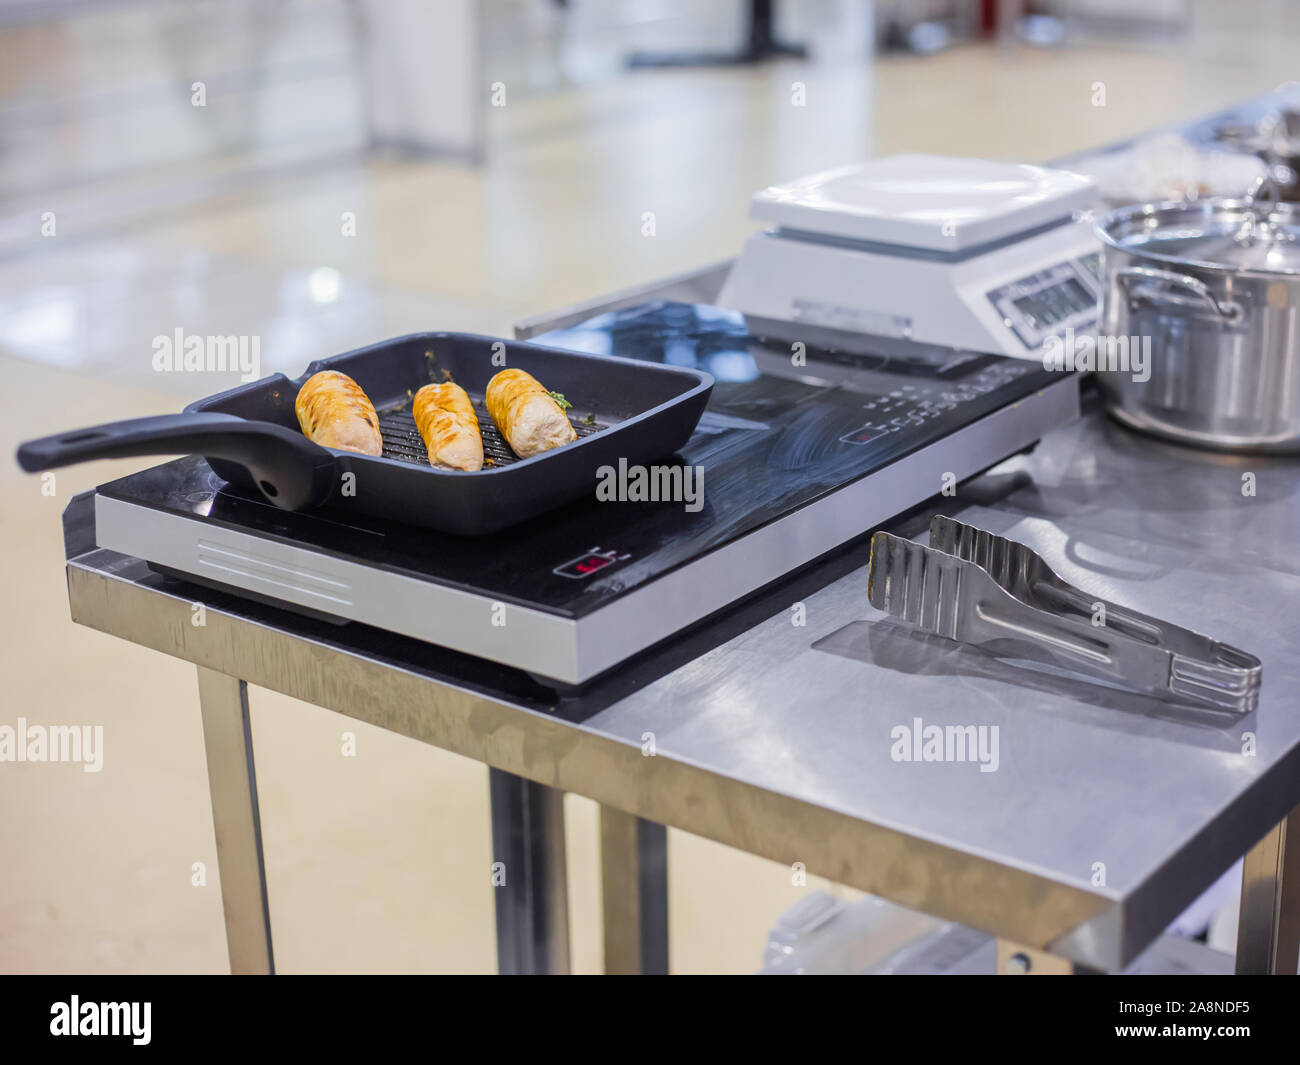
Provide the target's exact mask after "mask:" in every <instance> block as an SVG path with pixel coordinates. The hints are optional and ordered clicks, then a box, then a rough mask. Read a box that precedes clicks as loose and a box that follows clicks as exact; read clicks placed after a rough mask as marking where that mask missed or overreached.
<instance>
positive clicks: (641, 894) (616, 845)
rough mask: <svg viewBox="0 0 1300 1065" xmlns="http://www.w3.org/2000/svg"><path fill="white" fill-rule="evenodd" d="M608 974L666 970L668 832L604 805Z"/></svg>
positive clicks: (602, 835)
mask: <svg viewBox="0 0 1300 1065" xmlns="http://www.w3.org/2000/svg"><path fill="white" fill-rule="evenodd" d="M600 872H601V898H602V901H603V903H604V912H605V916H604V926H605V972H606V973H619V974H630V973H643V974H646V975H656V976H660V975H667V973H668V830H667V829H666V828H665V827H664V826H663V825H658V824H655V823H654V822H653V821H643V820H642V819H641V818H639V817H636V816H634V815H632V814H627V813H624V812H623V811H622V810H615V809H613V808H611V807H608V806H602V807H601V808H600Z"/></svg>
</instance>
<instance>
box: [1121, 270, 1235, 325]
mask: <svg viewBox="0 0 1300 1065" xmlns="http://www.w3.org/2000/svg"><path fill="white" fill-rule="evenodd" d="M1115 280H1116V281H1118V282H1120V284H1121V285H1123V286H1124V288H1125V290H1126V291H1127V292H1128V298H1129V302H1130V304H1132V303H1136V302H1137V301H1138V300H1139V299H1146V300H1147V301H1148V302H1150V303H1158V302H1159V301H1158V300H1156V299H1153V298H1152V297H1151V296H1150V295H1146V296H1143V297H1139V296H1137V295H1135V294H1134V292H1133V291H1132V289H1129V288H1128V284H1129V282H1131V281H1150V282H1154V283H1155V284H1157V285H1163V286H1172V287H1175V288H1181V289H1183V290H1184V291H1186V292H1189V293H1191V294H1192V295H1193V296H1194V297H1195V298H1196V299H1198V300H1200V301H1201V302H1202V303H1204V304H1205V305H1206V307H1208V308H1209V309H1210V310H1211V311H1213V312H1214V314H1215V316H1216V317H1217V318H1219V319H1220V320H1221V321H1222V322H1223V324H1224V325H1237V324H1238V323H1240V322H1241V320H1242V318H1244V317H1245V315H1246V312H1245V311H1244V310H1243V309H1242V306H1241V304H1240V303H1238V302H1237V301H1236V300H1227V301H1226V302H1223V303H1220V302H1219V301H1218V300H1217V299H1215V297H1214V293H1213V292H1211V291H1210V287H1209V285H1207V284H1206V283H1205V282H1204V281H1201V280H1199V279H1198V278H1195V277H1192V276H1191V275H1190V274H1178V273H1174V272H1173V271H1172V270H1157V269H1155V268H1154V267H1151V266H1123V267H1120V269H1118V270H1116V271H1115ZM1167 302H1168V303H1170V304H1172V305H1174V306H1186V304H1185V303H1180V302H1178V301H1176V300H1169V301H1167Z"/></svg>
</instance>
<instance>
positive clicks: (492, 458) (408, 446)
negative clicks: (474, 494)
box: [377, 400, 608, 468]
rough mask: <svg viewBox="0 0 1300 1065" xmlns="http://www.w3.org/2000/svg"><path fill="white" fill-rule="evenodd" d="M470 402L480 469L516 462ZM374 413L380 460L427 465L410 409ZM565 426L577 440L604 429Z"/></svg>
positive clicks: (483, 410)
mask: <svg viewBox="0 0 1300 1065" xmlns="http://www.w3.org/2000/svg"><path fill="white" fill-rule="evenodd" d="M473 403H474V413H475V414H476V415H477V416H478V427H479V432H480V433H481V434H482V436H483V465H484V467H485V468H495V467H498V466H509V465H510V464H511V463H512V462H518V461H519V456H518V455H516V454H515V453H514V452H513V451H511V450H510V445H509V444H507V443H506V441H505V438H504V437H503V436H502V435H501V430H499V429H498V428H497V427H496V422H494V421H493V420H492V417H491V415H489V414H488V412H487V407H486V406H485V405H484V403H483V401H482V400H474V401H473ZM377 413H378V415H379V433H380V435H381V436H382V437H383V438H384V450H383V457H384V458H386V459H396V460H397V461H398V462H409V463H412V464H413V465H416V466H428V465H429V450H428V448H426V447H425V446H424V440H423V438H422V437H421V436H420V430H419V429H418V428H417V427H416V425H415V415H414V414H412V413H411V408H410V406H409V405H408V404H402V405H400V406H397V407H388V408H387V409H385V410H381V411H378V412H377ZM569 423H570V424H571V425H572V426H573V429H574V432H576V433H577V434H578V439H579V440H583V439H585V438H586V437H589V436H592V435H593V434H595V433H598V432H600V431H601V430H602V429H607V428H608V426H606V425H602V424H601V423H600V422H597V423H595V424H594V425H589V424H587V423H586V422H585V421H582V420H581V419H579V420H578V421H574V420H573V419H572V418H570V419H569Z"/></svg>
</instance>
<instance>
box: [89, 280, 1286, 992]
mask: <svg viewBox="0 0 1300 1065" xmlns="http://www.w3.org/2000/svg"><path fill="white" fill-rule="evenodd" d="M720 279H721V272H720V271H719V269H718V268H717V267H716V266H715V267H711V268H709V269H707V270H704V271H701V272H699V274H696V275H690V276H687V277H683V278H677V279H673V280H672V281H671V283H666V284H665V285H663V286H656V287H653V288H650V289H643V290H640V291H638V292H635V293H629V294H624V296H623V297H622V298H621V300H620V302H622V303H626V302H635V301H636V300H639V299H643V298H646V297H647V296H650V295H664V296H667V297H670V298H688V299H702V300H707V299H708V298H709V297H710V294H711V292H712V291H716V285H717V283H718V282H719V281H720ZM601 306H607V304H600V303H596V304H589V305H586V306H585V307H583V308H582V309H580V310H571V311H570V312H562V313H561V314H560V315H557V316H553V317H551V318H549V319H547V320H546V321H545V322H534V323H529V324H528V325H526V326H524V327H523V328H522V329H521V331H522V332H528V333H535V332H540V331H542V330H543V329H545V328H548V327H551V326H554V325H557V324H562V323H563V322H565V321H567V320H572V319H573V318H574V316H575V315H576V316H577V317H578V318H581V317H585V316H587V315H588V314H590V313H594V311H596V310H598V309H600V307H601ZM936 503H937V504H939V505H935V506H933V507H931V508H930V509H928V510H925V511H924V512H920V513H915V514H912V515H909V516H906V517H904V518H903V519H902V520H900V521H899V522H897V523H895V524H894V526H892V528H893V531H896V532H901V533H903V534H905V535H912V536H917V535H923V532H924V529H925V527H926V525H927V523H928V517H929V514H930V513H932V512H942V513H949V514H951V515H953V516H955V517H957V518H959V519H960V520H962V521H965V522H968V523H971V524H973V525H977V526H980V527H982V528H986V529H989V530H992V531H994V532H998V533H1001V534H1003V535H1007V536H1010V537H1013V538H1016V539H1019V540H1022V541H1023V542H1025V543H1027V544H1029V545H1030V546H1032V547H1033V548H1034V549H1035V550H1037V551H1038V552H1039V553H1040V554H1042V555H1043V556H1044V557H1045V558H1047V559H1048V561H1049V562H1050V563H1051V564H1052V565H1053V566H1054V568H1056V569H1057V570H1058V572H1060V573H1061V574H1062V575H1063V576H1064V577H1065V578H1066V579H1067V580H1069V581H1070V582H1072V583H1074V584H1077V585H1079V586H1080V587H1083V588H1085V589H1089V590H1095V591H1096V593H1097V595H1098V598H1102V599H1111V600H1115V601H1118V602H1121V603H1125V604H1127V605H1130V606H1132V607H1134V608H1136V609H1137V610H1139V611H1141V612H1144V613H1149V614H1152V615H1155V616H1158V617H1166V618H1169V619H1171V620H1174V621H1177V622H1179V623H1180V624H1183V625H1187V626H1189V627H1191V628H1195V629H1199V630H1201V631H1205V632H1208V633H1211V634H1213V635H1214V636H1215V637H1217V638H1219V639H1221V640H1223V641H1225V642H1228V643H1231V644H1234V645H1236V646H1239V647H1241V648H1243V649H1246V650H1248V651H1251V652H1253V653H1254V654H1257V655H1258V656H1259V657H1260V658H1261V659H1262V661H1263V663H1264V680H1263V688H1262V693H1261V698H1260V704H1259V707H1258V709H1257V710H1256V711H1255V712H1253V713H1252V714H1250V715H1248V716H1247V717H1245V718H1232V717H1225V716H1222V715H1217V714H1213V713H1209V712H1205V711H1192V710H1187V709H1184V708H1177V707H1172V706H1169V705H1166V704H1161V703H1158V702H1155V701H1153V700H1151V699H1149V698H1147V697H1143V696H1138V695H1134V694H1130V693H1127V692H1123V691H1120V690H1117V689H1114V688H1111V687H1108V686H1106V685H1105V684H1103V683H1100V682H1094V681H1088V680H1084V679H1081V678H1078V677H1072V676H1065V675H1061V674H1057V673H1054V672H1052V671H1051V670H1049V669H1048V668H1047V667H1044V666H1042V665H1035V664H1031V663H1017V662H1010V661H1005V660H1000V659H994V658H991V657H989V656H987V655H984V654H982V653H979V652H976V651H973V650H969V649H965V648H962V647H960V646H957V645H954V644H951V643H948V642H946V641H942V640H939V639H937V638H933V637H925V636H921V635H919V634H917V633H915V632H913V631H912V630H910V629H909V628H907V627H906V626H904V625H902V624H901V623H898V622H895V621H893V620H892V619H888V618H885V617H884V616H883V615H881V614H880V613H878V612H877V611H875V610H873V609H872V608H871V607H870V606H869V605H868V603H867V599H866V572H865V564H866V550H867V549H866V544H865V540H863V541H859V542H856V543H855V544H854V545H851V546H850V547H848V548H846V549H845V550H844V551H841V552H839V553H838V554H837V555H836V556H834V557H833V558H830V559H828V560H825V561H823V562H821V563H818V564H816V565H815V566H814V567H812V568H811V569H809V570H806V571H804V572H802V573H800V574H796V575H794V576H793V577H791V578H789V579H787V580H786V581H784V582H782V583H780V584H778V585H777V586H775V587H774V588H771V589H769V590H768V591H766V592H765V593H762V594H760V595H759V596H758V597H757V598H756V599H754V600H753V601H751V602H748V603H746V604H744V605H742V606H741V607H738V608H737V609H735V610H733V611H731V612H729V613H727V614H725V615H723V616H721V617H720V618H717V619H715V620H713V621H711V622H710V623H707V624H706V625H704V626H703V627H701V628H700V629H699V630H698V631H695V632H693V633H691V634H690V635H688V636H686V637H684V638H681V639H678V640H676V641H673V642H670V644H669V645H667V646H666V647H664V648H661V649H658V650H656V651H652V652H650V653H648V654H647V655H646V656H644V657H643V658H642V659H639V660H637V661H636V662H634V663H633V664H631V665H630V666H628V667H627V668H625V669H622V670H620V671H619V672H618V673H616V674H615V675H614V676H613V677H611V678H610V679H608V680H607V681H605V682H603V683H601V684H598V685H597V686H596V687H595V688H593V689H592V690H590V691H588V692H587V693H585V694H582V695H578V696H563V697H555V696H553V695H551V694H550V693H548V692H546V691H544V690H542V689H540V688H535V687H534V686H532V685H531V683H530V682H527V681H523V680H517V681H515V680H512V681H511V682H510V683H509V684H507V685H506V686H505V687H502V686H500V685H499V684H497V683H495V678H496V677H497V673H496V671H495V670H494V669H493V668H492V667H490V666H486V665H474V664H472V663H469V664H467V663H466V661H465V660H463V659H460V658H457V657H456V656H451V655H449V654H447V653H444V652H439V651H437V650H436V649H431V648H428V647H426V646H423V645H420V644H417V643H415V641H410V640H404V639H401V638H398V637H392V636H389V635H387V634H383V633H378V632H376V631H374V630H365V629H360V628H359V627H357V626H347V627H341V628H340V627H335V626H331V625H328V624H325V623H322V622H314V621H311V620H309V619H304V618H298V617H295V616H293V615H290V614H287V613H285V612H283V611H279V610H275V609H273V608H270V607H263V606H259V605H257V604H254V603H249V602H246V601H242V600H237V599H233V598H229V597H221V596H205V602H206V603H207V606H208V610H207V624H206V625H205V626H203V627H201V628H197V627H194V626H192V625H191V624H190V616H191V606H190V597H191V596H192V595H193V594H195V593H194V591H193V589H189V590H186V589H185V587H184V586H181V585H177V584H172V583H168V582H165V581H163V580H162V579H161V578H159V577H157V576H156V575H154V574H152V573H150V572H149V571H148V570H147V569H146V568H145V566H144V565H143V563H141V562H139V561H138V560H135V559H129V558H125V557H123V556H120V555H115V554H113V553H111V552H107V551H102V550H99V549H97V548H95V547H94V546H93V540H92V539H91V535H92V529H91V512H90V509H91V508H90V506H89V500H88V499H87V498H85V497H82V498H80V499H79V500H77V501H75V502H74V503H73V504H72V505H71V506H70V507H69V510H68V513H67V515H66V516H65V528H66V530H67V540H68V558H69V595H70V599H71V604H72V613H73V618H74V620H76V621H78V622H81V623H83V624H87V625H91V626H93V627H96V628H99V629H102V630H103V631H106V632H111V633H115V634H117V635H120V636H122V637H124V638H126V639H130V640H133V641H135V642H137V643H141V644H144V645H146V646H151V647H155V648H157V649H159V650H162V651H165V652H167V653H170V654H174V655H177V656H179V657H183V658H186V659H189V660H191V661H195V662H197V663H199V664H200V665H203V666H207V667H209V668H212V669H216V670H219V671H221V672H225V673H228V674H231V675H234V676H238V677H240V678H242V679H245V680H247V681H249V682H250V683H253V684H260V685H263V686H267V687H271V688H274V689H276V690H279V691H283V692H286V693H287V694H290V695H294V696H296V697H298V698H302V699H305V700H308V701H311V702H315V703H317V704H318V705H322V706H326V707H329V708H331V709H334V710H336V711H338V712H341V713H344V714H348V715H351V716H354V717H357V718H358V719H361V720H366V721H369V722H371V723H373V724H377V725H380V726H381V727H385V728H389V729H391V730H393V731H396V732H399V733H402V734H404V735H408V736H411V737H413V738H417V739H420V740H421V741H424V742H429V743H433V744H436V745H438V746H440V747H444V748H446V749H449V750H453V751H456V752H458V753H461V754H464V755H467V756H469V757H472V758H476V759H478V760H480V761H483V762H486V763H488V764H489V765H492V766H495V767H497V768H500V769H504V770H507V771H509V772H512V773H517V774H519V775H521V776H524V777H527V778H529V779H532V780H536V781H539V782H541V783H544V784H548V785H551V786H554V787H558V788H562V789H564V790H569V791H574V792H577V793H580V794H583V795H587V796H589V797H591V798H593V799H596V800H597V801H599V802H602V803H605V804H607V805H611V806H615V807H618V808H620V809H624V810H627V811H629V812H631V813H635V814H638V815H640V816H642V817H646V818H648V819H651V820H655V821H659V822H662V823H665V824H668V825H671V826H674V827H678V828H682V829H685V830H687V831H691V832H696V833H698V834H701V835H704V836H707V837H709V838H712V839H716V840H719V841H721V842H724V843H727V844H730V845H732V846H736V847H740V848H742V849H744V850H748V851H751V852H753V853H757V854H761V855H765V856H767V857H770V858H774V859H776V860H779V861H783V862H789V863H796V862H798V863H803V865H804V866H806V868H807V869H808V870H809V871H810V872H814V873H819V874H823V875H826V876H828V877H831V878H832V879H835V880H838V881H841V882H844V883H848V884H851V885H853V886H856V887H859V888H861V889H863V890H867V891H871V892H874V893H876V894H878V895H881V896H883V897H886V898H889V899H891V900H893V901H896V902H899V903H902V904H903V905H907V906H912V907H915V908H917V909H920V910H924V911H926V912H929V913H933V914H936V915H938V916H942V917H946V918H950V919H954V920H958V921H961V922H963V923H965V924H968V925H971V926H974V927H978V928H981V929H984V930H985V931H988V932H991V933H994V934H997V935H1001V936H1005V937H1007V938H1009V939H1013V940H1016V941H1017V942H1020V943H1023V944H1025V945H1028V946H1035V947H1045V948H1049V949H1051V950H1054V951H1055V952H1057V953H1060V954H1063V955H1065V956H1067V957H1070V958H1072V959H1074V960H1075V961H1078V962H1081V963H1084V964H1088V965H1093V966H1096V967H1099V968H1104V969H1117V968H1120V967H1121V966H1123V965H1124V964H1125V963H1126V962H1128V961H1129V960H1130V959H1132V958H1133V957H1134V956H1136V955H1137V954H1138V953H1139V952H1140V951H1141V950H1142V949H1143V948H1144V947H1145V946H1147V945H1148V944H1149V943H1150V942H1151V941H1152V940H1153V939H1154V938H1155V936H1156V935H1158V934H1159V933H1160V932H1161V931H1162V930H1163V928H1164V927H1165V926H1166V925H1167V924H1168V922H1169V921H1170V920H1172V919H1173V918H1174V917H1175V916H1176V915H1177V914H1178V913H1179V912H1180V910H1181V909H1182V908H1183V907H1184V906H1185V905H1186V904H1187V903H1188V902H1190V901H1191V900H1192V899H1193V898H1195V896H1196V895H1197V894H1198V893H1199V892H1200V891H1202V890H1203V889H1204V888H1205V887H1207V886H1208V885H1209V884H1210V883H1212V882H1213V881H1214V880H1215V879H1216V878H1217V877H1218V876H1219V875H1220V874H1221V873H1222V872H1223V871H1224V870H1225V869H1226V868H1227V867H1228V866H1229V865H1230V864H1231V863H1232V862H1233V861H1234V860H1235V859H1236V858H1238V857H1239V856H1240V855H1241V854H1242V853H1243V852H1244V851H1245V850H1247V849H1248V848H1249V847H1250V846H1252V845H1253V844H1254V843H1255V842H1256V841H1257V840H1258V839H1259V838H1261V837H1262V836H1263V835H1264V834H1265V832H1266V831H1268V830H1269V829H1270V828H1271V827H1272V826H1273V825H1274V824H1275V823H1276V822H1278V821H1279V820H1281V819H1282V818H1283V817H1284V816H1285V815H1286V814H1287V813H1288V812H1289V811H1290V810H1291V809H1292V808H1293V807H1295V806H1296V805H1297V803H1300V557H1298V556H1297V546H1298V545H1300V463H1297V462H1296V461H1293V460H1285V459H1266V458H1241V457H1226V456H1216V455H1211V454H1206V453H1198V452H1194V451H1189V450H1185V449H1181V448H1178V447H1175V446H1172V445H1168V444H1163V443H1159V442H1156V441H1154V440H1149V439H1146V438H1143V437H1139V436H1137V435H1134V434H1132V433H1130V432H1128V431H1127V430H1124V429H1121V428H1119V427H1118V426H1116V425H1114V424H1113V423H1112V422H1110V421H1109V419H1107V418H1106V417H1105V416H1104V415H1102V414H1100V413H1099V412H1098V411H1097V410H1095V409H1093V410H1090V411H1089V413H1088V414H1087V415H1086V416H1085V417H1084V419H1082V420H1081V421H1079V422H1076V423H1073V424H1069V425H1064V426H1061V427H1060V428H1059V429H1057V430H1056V431H1054V432H1053V433H1051V434H1050V435H1049V436H1048V437H1046V438H1045V439H1044V440H1043V441H1042V443H1041V444H1040V445H1039V446H1038V448H1037V449H1036V450H1035V451H1034V452H1033V453H1032V454H1029V455H1022V456H1018V457H1016V458H1014V459H1011V460H1009V461H1008V462H1005V463H1003V464H1002V465H1000V466H999V467H997V468H995V469H994V470H992V471H990V472H989V473H987V474H985V475H983V476H982V477H979V478H976V479H975V480H973V481H971V482H969V483H967V484H964V485H961V486H959V488H958V491H957V495H956V496H955V497H954V498H950V499H940V500H938V501H936ZM868 531H869V530H866V529H864V530H863V533H864V536H865V534H866V533H867V532H868ZM916 719H920V722H921V727H924V726H928V725H939V726H949V725H954V726H974V727H975V728H976V729H980V728H983V729H984V730H985V731H984V736H985V739H986V741H988V742H991V737H992V736H993V732H992V731H991V730H992V729H994V728H996V730H997V733H996V735H997V748H996V750H997V759H996V769H995V770H993V771H981V767H980V764H979V763H978V762H975V761H971V760H967V761H924V760H922V761H900V760H898V757H897V756H898V755H899V754H900V744H902V742H903V741H902V740H900V739H899V736H900V735H902V734H910V732H911V730H912V729H913V728H914V727H915V726H914V722H915V721H916ZM900 729H901V730H902V732H901V733H900V732H899V731H897V730H900ZM908 746H909V747H910V744H909V745H908ZM985 761H986V763H987V764H988V765H992V759H991V758H986V759H985Z"/></svg>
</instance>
